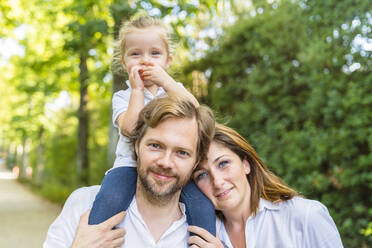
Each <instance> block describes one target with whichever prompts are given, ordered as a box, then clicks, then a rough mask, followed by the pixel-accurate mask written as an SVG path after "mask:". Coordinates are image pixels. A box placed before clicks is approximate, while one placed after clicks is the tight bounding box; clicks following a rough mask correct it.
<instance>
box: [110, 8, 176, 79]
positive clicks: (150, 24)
mask: <svg viewBox="0 0 372 248" xmlns="http://www.w3.org/2000/svg"><path fill="white" fill-rule="evenodd" d="M147 28H155V29H156V32H157V33H158V34H159V36H160V38H161V39H162V40H163V42H164V44H165V48H166V50H167V53H168V56H170V55H171V54H172V51H173V43H174V39H173V35H172V32H171V29H170V28H169V27H168V26H167V25H165V24H164V23H163V22H162V21H161V20H160V19H159V18H154V17H151V16H149V15H147V14H140V15H135V16H134V17H133V18H132V19H131V20H129V21H125V22H123V24H122V25H121V27H120V30H119V37H118V38H117V40H116V41H115V43H114V59H113V69H114V71H115V72H120V73H121V72H125V70H124V67H123V64H122V60H123V58H124V54H125V49H126V47H125V45H126V37H127V35H128V34H130V33H133V32H136V31H139V30H141V29H147Z"/></svg>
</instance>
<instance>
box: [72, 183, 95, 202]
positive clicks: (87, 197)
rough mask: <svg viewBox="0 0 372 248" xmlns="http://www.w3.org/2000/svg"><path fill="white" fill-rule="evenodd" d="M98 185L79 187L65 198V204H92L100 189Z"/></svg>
mask: <svg viewBox="0 0 372 248" xmlns="http://www.w3.org/2000/svg"><path fill="white" fill-rule="evenodd" d="M100 187H101V186H100V185H93V186H88V187H81V188H78V189H76V190H75V191H74V192H72V193H71V195H70V196H69V197H68V198H67V200H66V204H67V203H74V202H75V201H78V202H84V203H89V204H91V203H93V201H94V199H95V197H96V195H97V194H98V191H99V189H100Z"/></svg>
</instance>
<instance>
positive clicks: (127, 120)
mask: <svg viewBox="0 0 372 248" xmlns="http://www.w3.org/2000/svg"><path fill="white" fill-rule="evenodd" d="M139 69H140V67H133V69H132V71H131V73H130V74H129V82H130V84H131V87H132V92H131V94H130V98H129V103H128V109H127V111H125V112H123V113H121V114H120V115H119V116H118V117H117V119H116V122H117V123H118V126H119V128H120V132H121V133H122V134H124V135H129V134H130V133H131V132H132V131H133V129H134V127H135V124H136V123H137V120H138V116H139V113H140V112H141V110H142V109H143V107H144V105H145V103H144V92H143V87H144V86H143V82H142V80H141V77H140V75H139Z"/></svg>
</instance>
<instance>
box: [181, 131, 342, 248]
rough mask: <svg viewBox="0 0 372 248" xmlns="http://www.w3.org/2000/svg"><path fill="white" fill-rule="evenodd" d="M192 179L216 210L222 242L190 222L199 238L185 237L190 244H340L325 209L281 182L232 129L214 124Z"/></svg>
mask: <svg viewBox="0 0 372 248" xmlns="http://www.w3.org/2000/svg"><path fill="white" fill-rule="evenodd" d="M193 179H194V181H195V183H196V184H197V185H198V187H199V188H200V189H201V191H202V192H203V193H204V194H205V195H206V196H207V197H208V198H209V199H210V200H211V201H212V202H213V204H214V206H215V208H216V211H217V215H218V216H219V220H218V221H217V233H218V234H219V235H218V237H219V239H220V240H222V241H223V242H224V244H222V243H221V241H220V240H219V239H217V238H215V237H214V236H213V235H211V234H210V233H208V232H207V231H205V230H204V229H201V228H198V227H195V226H190V227H189V231H192V232H194V233H196V234H198V235H199V236H200V237H201V238H200V237H198V236H192V237H190V238H189V240H188V243H189V244H190V245H194V247H226V246H227V247H234V248H236V247H239V248H240V247H258V248H260V247H265V248H266V247H296V248H297V247H308V248H314V247H343V246H342V242H341V238H340V235H339V233H338V231H337V228H336V225H335V223H334V222H333V220H332V218H331V216H330V215H329V213H328V211H327V208H326V207H325V206H324V205H323V204H321V203H320V202H318V201H314V200H307V199H304V198H302V197H300V196H299V195H298V193H297V192H296V191H295V190H293V189H291V188H290V187H289V186H287V185H285V184H284V182H283V181H282V180H281V179H280V178H279V177H277V176H276V175H274V174H273V173H272V172H271V171H269V169H268V168H267V167H266V165H265V164H264V163H263V162H262V160H261V159H260V158H259V157H258V155H257V153H256V152H255V150H254V149H253V148H252V147H251V146H250V145H249V143H248V142H247V141H246V140H245V139H244V138H243V137H242V136H240V135H239V134H238V133H237V132H236V131H234V130H232V129H231V128H228V127H226V126H224V125H221V124H218V125H217V126H216V133H215V136H214V139H213V142H212V143H211V146H210V148H209V152H208V160H207V161H205V162H203V163H202V164H200V165H199V166H198V168H197V169H196V170H195V172H194V174H193ZM191 247H193V246H191Z"/></svg>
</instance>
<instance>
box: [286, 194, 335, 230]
mask: <svg viewBox="0 0 372 248" xmlns="http://www.w3.org/2000/svg"><path fill="white" fill-rule="evenodd" d="M280 209H281V211H285V212H287V213H288V215H290V216H291V217H292V218H293V219H294V220H296V221H298V222H301V223H306V224H309V223H310V224H311V223H314V224H316V223H317V222H319V220H320V219H324V218H326V219H329V218H331V217H330V215H329V213H328V209H327V207H326V206H324V204H323V203H321V202H319V201H316V200H310V199H305V198H302V197H294V198H292V199H291V200H288V201H284V202H281V203H280Z"/></svg>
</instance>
